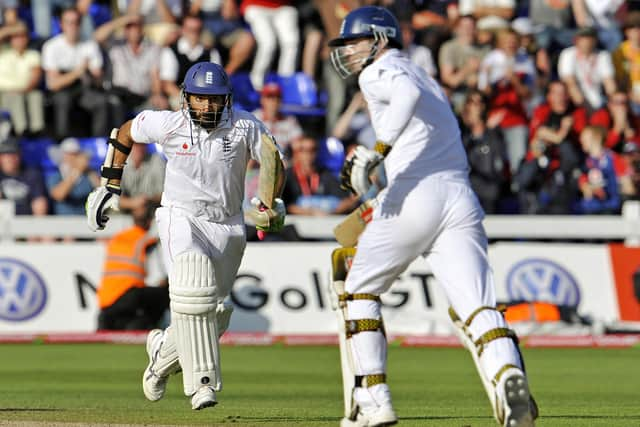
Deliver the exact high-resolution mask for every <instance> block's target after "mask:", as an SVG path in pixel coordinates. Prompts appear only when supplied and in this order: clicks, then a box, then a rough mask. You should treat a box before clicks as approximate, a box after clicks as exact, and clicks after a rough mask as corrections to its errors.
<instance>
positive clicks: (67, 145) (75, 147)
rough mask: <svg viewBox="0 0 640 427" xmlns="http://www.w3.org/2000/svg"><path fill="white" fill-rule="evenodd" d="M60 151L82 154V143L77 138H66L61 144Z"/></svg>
mask: <svg viewBox="0 0 640 427" xmlns="http://www.w3.org/2000/svg"><path fill="white" fill-rule="evenodd" d="M60 151H62V152H63V153H67V154H75V153H79V152H80V143H79V142H78V140H77V139H76V138H65V139H63V140H62V142H61V143H60Z"/></svg>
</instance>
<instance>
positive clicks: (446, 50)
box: [438, 15, 485, 111]
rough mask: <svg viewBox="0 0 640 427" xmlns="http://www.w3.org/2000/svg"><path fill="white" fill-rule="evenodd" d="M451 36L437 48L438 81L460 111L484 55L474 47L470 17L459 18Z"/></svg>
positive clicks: (472, 85)
mask: <svg viewBox="0 0 640 427" xmlns="http://www.w3.org/2000/svg"><path fill="white" fill-rule="evenodd" d="M454 33H455V36H454V37H453V38H452V39H451V40H449V41H447V42H445V43H443V45H442V47H441V48H440V53H439V56H438V64H439V67H440V80H441V81H442V83H443V84H444V85H445V86H446V87H447V88H449V90H450V91H451V96H450V98H451V101H452V103H453V105H454V107H455V109H456V111H460V108H461V107H462V104H463V102H464V99H465V97H466V92H467V90H468V89H474V88H476V87H477V85H478V71H479V70H480V61H481V60H482V57H483V56H484V53H485V52H483V51H482V50H481V49H479V48H478V47H477V46H476V45H475V34H476V21H475V19H474V18H473V17H472V16H469V15H466V16H461V17H460V19H458V22H457V23H456V26H455V31H454Z"/></svg>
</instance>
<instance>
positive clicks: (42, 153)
mask: <svg viewBox="0 0 640 427" xmlns="http://www.w3.org/2000/svg"><path fill="white" fill-rule="evenodd" d="M20 150H21V152H22V162H23V164H24V165H25V166H27V167H31V168H39V169H41V170H42V171H43V173H45V174H47V173H51V172H55V171H56V170H57V169H58V166H57V158H56V156H57V153H56V144H55V143H54V141H53V140H52V139H50V138H25V139H22V140H20Z"/></svg>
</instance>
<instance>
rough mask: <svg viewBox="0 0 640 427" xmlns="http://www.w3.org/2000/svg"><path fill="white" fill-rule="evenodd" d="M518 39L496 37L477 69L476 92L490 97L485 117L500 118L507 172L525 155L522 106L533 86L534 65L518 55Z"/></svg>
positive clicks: (509, 34) (508, 32) (504, 34)
mask: <svg viewBox="0 0 640 427" xmlns="http://www.w3.org/2000/svg"><path fill="white" fill-rule="evenodd" d="M518 48H519V36H518V34H517V33H516V32H515V31H513V30H512V29H504V30H501V31H500V32H499V33H498V36H497V41H496V48H495V49H494V50H492V51H491V52H489V53H488V54H487V56H486V57H485V58H484V59H483V61H482V64H481V65H480V74H479V76H478V88H479V89H480V90H482V91H483V92H484V93H486V94H487V95H488V96H489V97H490V107H489V117H492V116H493V115H495V114H499V115H501V116H502V119H501V121H500V128H501V129H502V132H503V134H504V137H505V141H506V144H507V155H508V156H509V164H510V165H511V171H512V172H515V171H516V170H517V168H518V167H519V166H520V163H521V161H522V160H523V158H524V156H525V153H526V151H527V133H528V128H527V123H528V117H527V113H526V111H525V108H524V102H525V101H526V100H527V99H529V97H530V96H531V91H532V89H533V87H534V83H535V76H536V71H535V65H534V64H533V61H532V60H531V58H529V56H528V55H526V54H523V53H522V52H519V51H518Z"/></svg>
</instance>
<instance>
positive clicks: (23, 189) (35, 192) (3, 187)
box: [0, 138, 49, 216]
mask: <svg viewBox="0 0 640 427" xmlns="http://www.w3.org/2000/svg"><path fill="white" fill-rule="evenodd" d="M21 160H22V159H21V155H20V146H19V144H18V141H17V140H16V139H13V138H9V139H6V140H4V141H2V142H0V199H4V200H11V201H13V202H14V203H15V209H16V210H15V212H16V215H37V216H41V215H47V214H48V212H49V202H48V201H47V192H46V190H45V186H44V181H43V179H42V174H41V173H40V171H39V170H37V169H32V168H23V167H22V164H21Z"/></svg>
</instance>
